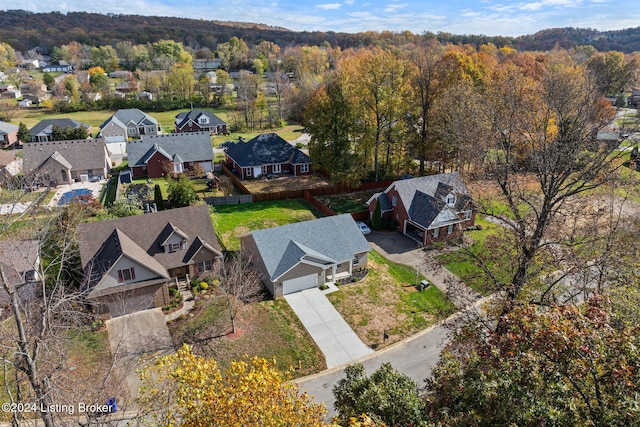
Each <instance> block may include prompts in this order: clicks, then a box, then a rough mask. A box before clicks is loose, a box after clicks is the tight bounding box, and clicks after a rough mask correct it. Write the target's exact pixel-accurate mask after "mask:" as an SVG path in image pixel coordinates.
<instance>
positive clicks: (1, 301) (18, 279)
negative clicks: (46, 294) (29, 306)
mask: <svg viewBox="0 0 640 427" xmlns="http://www.w3.org/2000/svg"><path fill="white" fill-rule="evenodd" d="M0 266H2V270H3V273H4V276H5V277H6V280H7V283H8V284H9V285H11V286H13V287H14V289H15V290H16V292H17V293H18V296H19V298H20V301H22V302H24V301H26V300H29V299H33V298H35V295H36V284H37V283H38V281H39V280H40V275H39V273H38V271H39V266H40V241H38V240H2V241H0ZM9 303H10V298H9V294H8V293H7V292H6V291H5V290H4V288H2V287H0V313H1V312H2V309H3V306H5V305H6V304H9Z"/></svg>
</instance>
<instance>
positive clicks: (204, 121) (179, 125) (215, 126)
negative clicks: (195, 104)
mask: <svg viewBox="0 0 640 427" xmlns="http://www.w3.org/2000/svg"><path fill="white" fill-rule="evenodd" d="M174 127H175V132H176V133H181V132H209V133H210V134H211V135H220V134H226V133H227V123H226V122H224V121H223V120H222V119H221V118H220V117H218V116H216V115H215V114H213V113H212V112H211V111H208V110H191V111H186V112H183V113H180V114H178V115H177V116H176V122H175V124H174Z"/></svg>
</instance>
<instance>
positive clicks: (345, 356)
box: [284, 288, 373, 369]
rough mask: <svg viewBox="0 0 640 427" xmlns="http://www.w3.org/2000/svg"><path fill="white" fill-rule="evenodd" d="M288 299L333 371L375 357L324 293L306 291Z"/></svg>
mask: <svg viewBox="0 0 640 427" xmlns="http://www.w3.org/2000/svg"><path fill="white" fill-rule="evenodd" d="M284 298H285V299H286V300H287V302H288V303H289V306H291V308H292V309H293V311H294V312H295V313H296V315H297V316H298V318H299V319H300V321H301V322H302V324H303V325H304V327H305V328H306V329H307V331H308V332H309V335H311V338H313V340H314V341H315V342H316V344H318V347H319V348H320V351H322V353H323V354H324V357H325V359H326V361H327V367H328V368H329V369H331V368H335V367H337V366H342V365H344V364H345V363H350V362H353V361H354V360H357V359H361V358H362V357H365V356H368V355H370V354H373V350H372V349H371V348H369V347H367V346H366V345H365V344H364V343H363V342H362V341H361V340H360V338H358V336H357V335H356V333H355V332H353V329H351V326H349V324H348V323H347V322H346V321H345V320H344V319H343V318H342V316H341V315H340V313H338V310H336V309H335V307H334V306H333V304H331V303H330V302H329V300H328V299H327V297H326V296H325V295H324V294H323V293H322V291H320V289H318V288H312V289H306V290H304V291H302V292H295V293H293V294H289V295H285V296H284Z"/></svg>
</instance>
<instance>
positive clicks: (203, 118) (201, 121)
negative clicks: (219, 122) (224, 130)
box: [198, 117, 209, 125]
mask: <svg viewBox="0 0 640 427" xmlns="http://www.w3.org/2000/svg"><path fill="white" fill-rule="evenodd" d="M198 123H200V124H201V125H206V124H207V123H209V119H208V118H207V117H200V118H199V119H198Z"/></svg>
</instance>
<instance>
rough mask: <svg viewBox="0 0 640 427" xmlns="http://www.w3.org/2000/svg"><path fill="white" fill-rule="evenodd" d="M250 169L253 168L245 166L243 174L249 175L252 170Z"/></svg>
mask: <svg viewBox="0 0 640 427" xmlns="http://www.w3.org/2000/svg"><path fill="white" fill-rule="evenodd" d="M252 170H253V169H252V168H246V169H245V173H244V174H245V175H246V176H251V173H252V172H251V171H252Z"/></svg>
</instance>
